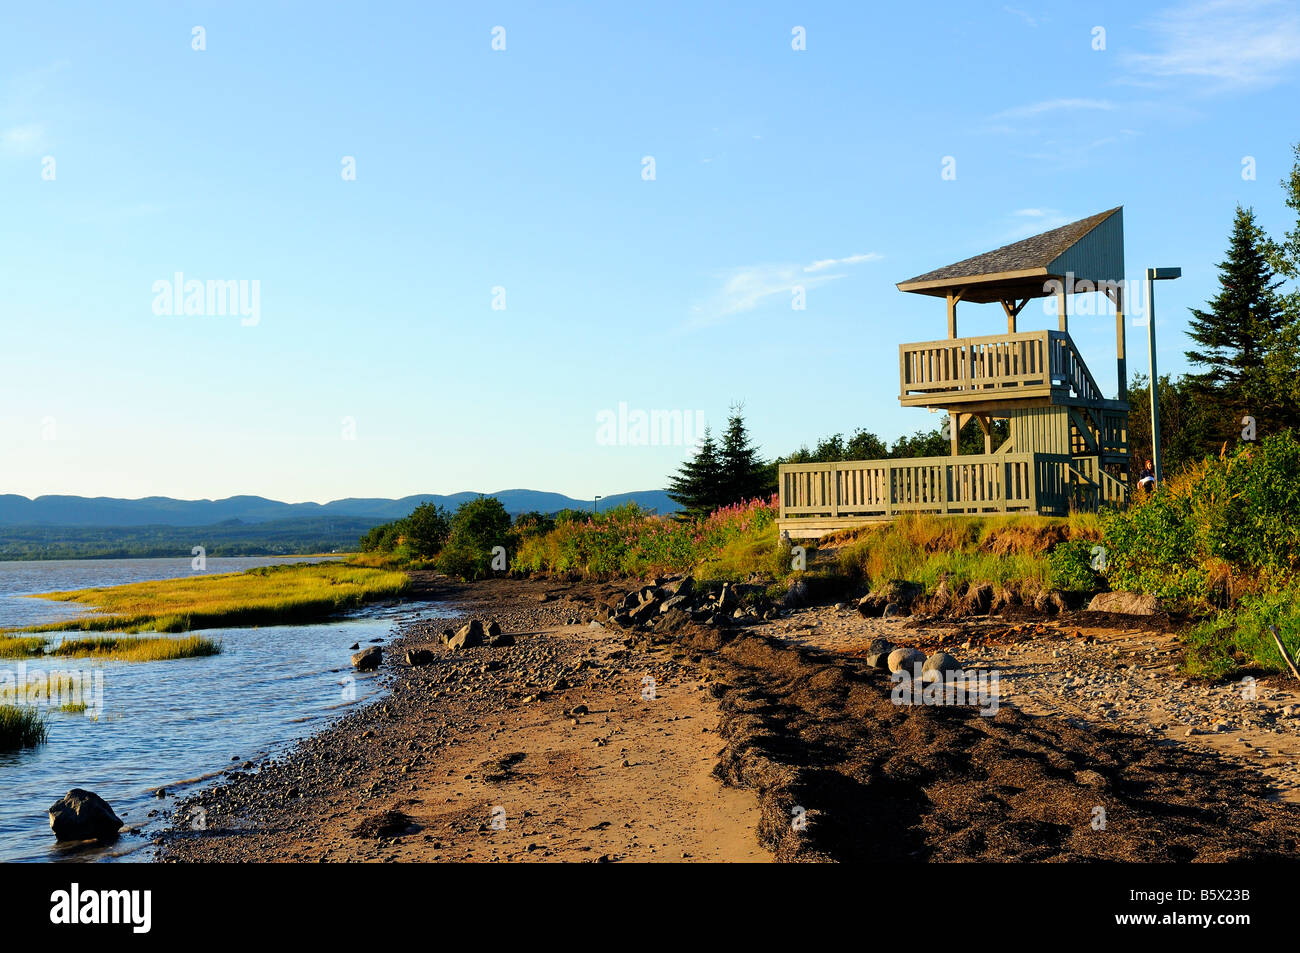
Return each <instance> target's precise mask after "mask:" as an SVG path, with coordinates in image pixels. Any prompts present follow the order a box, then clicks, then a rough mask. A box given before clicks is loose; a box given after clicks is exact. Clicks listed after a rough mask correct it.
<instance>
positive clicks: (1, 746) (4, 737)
mask: <svg viewBox="0 0 1300 953" xmlns="http://www.w3.org/2000/svg"><path fill="white" fill-rule="evenodd" d="M45 740H46V730H45V717H44V715H42V714H41V713H40V712H39V711H37V710H36V709H35V708H29V707H27V706H19V705H0V751H17V750H18V749H19V748H34V747H36V746H37V745H40V744H44V743H45Z"/></svg>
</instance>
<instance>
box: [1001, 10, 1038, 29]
mask: <svg viewBox="0 0 1300 953" xmlns="http://www.w3.org/2000/svg"><path fill="white" fill-rule="evenodd" d="M1002 12H1003V13H1009V14H1011V15H1012V16H1014V17H1020V19H1022V20H1024V21H1025V23H1026V25H1028V26H1032V27H1036V26H1038V24H1040V23H1043V22H1045V18H1042V17H1039V16H1038V15H1037V14H1033V13H1029V12H1028V11H1027V10H1017V9H1016V8H1015V7H1003V8H1002Z"/></svg>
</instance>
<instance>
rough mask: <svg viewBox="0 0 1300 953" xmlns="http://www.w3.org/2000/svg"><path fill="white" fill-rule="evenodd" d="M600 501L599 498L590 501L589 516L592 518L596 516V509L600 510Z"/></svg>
mask: <svg viewBox="0 0 1300 953" xmlns="http://www.w3.org/2000/svg"><path fill="white" fill-rule="evenodd" d="M600 500H601V497H599V496H597V497H596V498H595V499H594V500H592V501H591V515H592V516H595V515H596V511H597V510H598V509H600Z"/></svg>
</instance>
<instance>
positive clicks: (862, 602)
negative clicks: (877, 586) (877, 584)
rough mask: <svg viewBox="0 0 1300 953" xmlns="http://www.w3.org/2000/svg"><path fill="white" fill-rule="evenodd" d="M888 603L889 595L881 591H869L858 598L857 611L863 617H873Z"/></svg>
mask: <svg viewBox="0 0 1300 953" xmlns="http://www.w3.org/2000/svg"><path fill="white" fill-rule="evenodd" d="M887 605H889V596H887V595H886V594H885V593H883V592H869V593H867V594H866V595H865V596H863V597H862V598H861V599H859V600H858V613H859V614H860V615H862V616H863V617H864V618H868V619H871V618H875V617H876V616H879V615H880V614H881V613H882V612H884V611H885V606H887Z"/></svg>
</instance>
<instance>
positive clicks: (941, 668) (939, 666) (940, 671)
mask: <svg viewBox="0 0 1300 953" xmlns="http://www.w3.org/2000/svg"><path fill="white" fill-rule="evenodd" d="M960 670H961V663H960V662H958V661H957V660H956V659H955V658H953V657H952V656H951V655H949V654H948V653H947V652H935V653H934V654H933V655H931V656H930V657H929V658H928V659H926V660H925V664H924V665H922V666H921V678H922V679H923V680H925V681H927V682H929V681H933V680H934V679H935V678H942V677H943V675H944V673H946V672H957V671H960Z"/></svg>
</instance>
